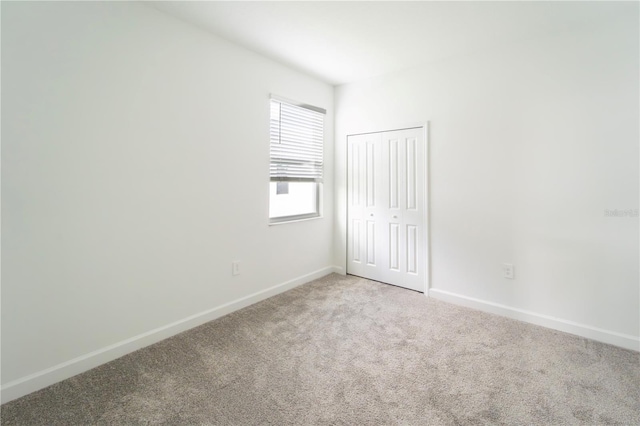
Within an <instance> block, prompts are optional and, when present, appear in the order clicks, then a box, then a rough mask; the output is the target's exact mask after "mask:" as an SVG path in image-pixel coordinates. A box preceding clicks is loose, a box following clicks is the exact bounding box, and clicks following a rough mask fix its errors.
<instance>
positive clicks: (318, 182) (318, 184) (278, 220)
mask: <svg viewBox="0 0 640 426" xmlns="http://www.w3.org/2000/svg"><path fill="white" fill-rule="evenodd" d="M273 101H276V102H279V103H281V104H283V103H284V104H288V105H291V106H295V107H299V108H304V109H308V110H311V111H314V112H316V113H319V114H322V115H323V116H324V117H323V119H322V157H321V158H322V166H321V167H322V169H321V170H322V177H321V178H320V179H315V180H308V179H296V178H273V177H272V176H271V165H272V157H271V146H272V143H271V140H272V133H271V125H270V126H269V141H270V142H269V169H270V171H269V192H268V194H269V197H268V199H269V201H268V202H269V211H270V210H271V201H272V196H271V188H270V185H271V183H272V182H310V183H314V184H315V192H316V194H315V198H316V200H315V207H316V208H315V212H312V213H304V214H295V215H288V216H280V217H271V214H270V213H269V214H268V218H269V225H281V224H284V223H290V222H300V221H306V220H312V219H320V218H322V217H323V203H322V200H323V183H324V182H323V180H324V145H325V135H326V131H325V130H326V129H325V126H326V119H325V117H326V113H327V111H326V110H325V109H323V108H319V107H316V106H313V105H309V104H304V103H301V102H297V101H293V100H291V99H287V98H283V97H281V96H277V95H274V94H271V95H270V97H269V111H270V112H269V114H271V104H272V102H273ZM269 121H270V122H271V115H270V116H269Z"/></svg>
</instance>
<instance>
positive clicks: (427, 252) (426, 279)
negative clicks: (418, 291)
mask: <svg viewBox="0 0 640 426" xmlns="http://www.w3.org/2000/svg"><path fill="white" fill-rule="evenodd" d="M429 123H430V122H429V121H424V122H421V123H413V124H408V125H403V126H397V127H396V126H388V128H384V129H378V130H369V131H357V132H348V133H347V135H346V139H345V149H346V155H345V158H346V160H347V161H346V170H345V172H346V173H345V175H346V176H345V188H346V191H345V200H344V201H345V210H344V214H345V217H348V215H349V172H348V171H349V137H350V136H358V135H367V134H371V133H384V132H393V131H398V130H408V129H418V128H421V129H422V137H423V140H424V149H423V155H422V157H423V158H422V161H423V164H422V165H423V167H424V185H423V194H422V197H423V200H424V211H423V217H422V220H423V223H424V226H423V227H422V229H423V231H422V236H421V237H422V238H421V239H422V246H423V247H424V256H425V259H424V264H425V268H426V271H425V273H424V276H423V293H424V295H425V296H427V297H428V296H429V289H430V288H431V238H430V235H431V233H430V221H429V218H430V217H431V214H430V206H431V205H430V203H429V193H430V191H429V187H430V182H431V180H430V169H429V146H430V144H429V133H430V132H429ZM345 232H346V235H345V243H346V246H345V274H348V269H349V258H348V257H349V254H348V253H349V248H348V247H349V221H348V220H347V221H346V226H345Z"/></svg>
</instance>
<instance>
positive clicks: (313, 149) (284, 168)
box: [270, 97, 325, 182]
mask: <svg viewBox="0 0 640 426" xmlns="http://www.w3.org/2000/svg"><path fill="white" fill-rule="evenodd" d="M324 115H325V110H323V109H320V108H316V107H312V106H309V105H299V104H298V105H296V104H293V103H289V102H287V101H284V100H280V99H278V98H274V97H272V98H271V169H270V171H271V181H272V182H273V181H276V182H277V181H281V182H322V168H323V167H322V165H323V162H322V156H323V142H324Z"/></svg>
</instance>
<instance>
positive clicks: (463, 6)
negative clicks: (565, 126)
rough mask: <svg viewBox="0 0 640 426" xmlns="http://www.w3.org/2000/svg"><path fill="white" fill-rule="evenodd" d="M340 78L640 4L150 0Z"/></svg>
mask: <svg viewBox="0 0 640 426" xmlns="http://www.w3.org/2000/svg"><path fill="white" fill-rule="evenodd" d="M147 4H149V5H151V6H152V7H155V8H156V9H159V10H162V11H164V12H166V13H169V14H171V15H173V16H176V17H178V18H180V19H182V20H184V21H187V22H190V23H193V24H195V25H198V26H199V27H202V28H204V29H206V30H208V31H210V32H212V33H214V34H216V35H218V36H221V37H223V38H225V39H227V40H229V41H232V42H234V43H237V44H239V45H241V46H244V47H246V48H248V49H250V50H253V51H255V52H258V53H261V54H263V55H265V56H267V57H270V58H272V59H275V60H277V61H279V62H281V63H284V64H286V65H289V66H291V67H293V68H296V69H299V70H301V71H304V72H306V73H308V74H311V75H313V76H315V77H318V78H320V79H322V80H324V81H326V82H328V83H330V84H334V85H339V84H343V83H348V82H352V81H357V80H362V79H366V78H369V77H373V76H376V75H381V74H386V73H389V72H393V71H397V70H400V69H404V68H408V67H411V66H413V65H416V64H419V63H425V62H430V61H433V62H435V61H440V60H443V59H447V58H451V57H455V56H458V55H465V54H471V53H475V52H478V51H481V50H483V49H488V48H491V47H494V46H498V45H505V44H511V43H514V42H517V41H518V40H523V39H529V38H533V37H540V36H544V35H545V34H549V33H553V32H561V31H567V30H575V29H579V28H581V27H591V26H597V25H600V24H602V23H604V22H611V21H613V20H615V19H625V17H626V19H629V14H630V13H631V19H638V17H637V16H634V15H637V7H636V5H634V2H626V3H623V2H591V1H584V2H583V1H575V2H556V1H549V2H516V1H514V2H480V1H472V2H435V1H423V2H420V1H413V2H397V1H390V2H369V1H355V2H338V1H333V2H290V1H284V2H271V1H261V2H237V1H231V2H217V1H209V2H207V1H202V2H191V1H167V2H149V3H147Z"/></svg>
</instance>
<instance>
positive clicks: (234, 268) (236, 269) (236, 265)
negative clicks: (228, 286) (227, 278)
mask: <svg viewBox="0 0 640 426" xmlns="http://www.w3.org/2000/svg"><path fill="white" fill-rule="evenodd" d="M231 274H232V275H240V261H237V260H236V261H235V262H233V263H231Z"/></svg>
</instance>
